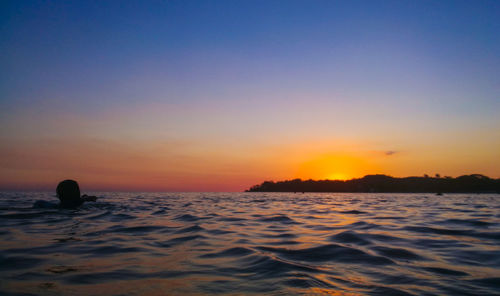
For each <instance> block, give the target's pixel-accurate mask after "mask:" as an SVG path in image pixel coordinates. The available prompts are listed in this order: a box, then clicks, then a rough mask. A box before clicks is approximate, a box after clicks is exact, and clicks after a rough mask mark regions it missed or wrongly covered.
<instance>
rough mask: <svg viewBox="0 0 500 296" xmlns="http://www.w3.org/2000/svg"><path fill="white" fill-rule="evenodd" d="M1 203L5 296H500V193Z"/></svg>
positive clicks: (30, 198) (9, 196)
mask: <svg viewBox="0 0 500 296" xmlns="http://www.w3.org/2000/svg"><path fill="white" fill-rule="evenodd" d="M98 195H99V196H103V197H102V198H101V199H100V200H99V201H98V202H97V203H93V204H92V203H91V204H87V205H84V206H83V207H82V208H80V209H79V210H55V209H32V208H30V207H31V205H32V204H33V202H34V201H35V200H37V199H45V200H54V197H53V194H48V193H40V194H34V193H1V194H0V294H1V295H25V294H27V295H31V294H33V295H68V294H70V295H164V294H170V295H172V294H173V295H178V294H239V295H241V294H271V295H289V294H322V293H324V294H333V295H358V294H362V295H443V294H447V295H495V294H496V295H500V195H494V194H492V195H444V196H434V195H431V194H428V195H425V194H307V193H306V194H289V193H180V194H179V193H158V194H151V193H146V194H137V193H134V194H132V193H127V194H124V193H102V194H98Z"/></svg>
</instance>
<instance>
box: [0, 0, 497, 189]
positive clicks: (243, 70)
mask: <svg viewBox="0 0 500 296" xmlns="http://www.w3.org/2000/svg"><path fill="white" fill-rule="evenodd" d="M499 114H500V1H357V0H354V1H305V0H304V1H274V0H273V1H176V0H173V1H170V0H164V1H90V0H88V1H2V2H1V3H0V190H53V189H54V188H55V187H56V185H57V183H58V182H59V181H61V180H64V179H75V180H77V181H78V182H79V183H80V187H81V188H82V190H84V191H85V190H88V191H95V190H99V191H101V190H105V191H108V190H110V191H113V190H120V191H242V190H244V189H247V188H249V187H250V186H252V185H255V184H258V183H261V182H262V181H264V180H284V179H294V178H302V179H310V178H312V179H350V178H357V177H362V176H364V175H367V174H387V175H391V176H396V177H402V176H422V175H423V174H429V175H434V174H436V173H439V174H440V175H442V176H459V175H464V174H472V173H480V174H485V175H488V176H490V177H494V178H500V116H499Z"/></svg>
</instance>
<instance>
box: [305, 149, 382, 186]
mask: <svg viewBox="0 0 500 296" xmlns="http://www.w3.org/2000/svg"><path fill="white" fill-rule="evenodd" d="M371 158H373V157H370V156H369V155H354V154H353V155H351V154H347V153H337V154H328V155H322V156H319V157H315V158H313V159H312V160H309V161H306V162H304V163H302V164H301V165H300V167H299V169H298V172H297V175H298V177H299V178H302V179H329V180H349V179H352V178H358V177H362V176H364V175H367V174H373V173H374V172H378V171H379V168H378V166H377V165H376V164H375V161H374V160H373V159H371Z"/></svg>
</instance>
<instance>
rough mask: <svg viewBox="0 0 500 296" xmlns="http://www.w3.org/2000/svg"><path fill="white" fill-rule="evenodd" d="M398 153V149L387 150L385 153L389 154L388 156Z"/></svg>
mask: <svg viewBox="0 0 500 296" xmlns="http://www.w3.org/2000/svg"><path fill="white" fill-rule="evenodd" d="M396 153H398V151H394V150H388V151H385V152H384V154H385V155H387V156H391V155H394V154H396Z"/></svg>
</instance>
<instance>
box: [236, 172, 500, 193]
mask: <svg viewBox="0 0 500 296" xmlns="http://www.w3.org/2000/svg"><path fill="white" fill-rule="evenodd" d="M245 192H345V193H347V192H352V193H438V194H440V193H500V179H492V178H489V177H487V176H484V175H480V174H472V175H464V176H460V177H456V178H452V177H440V176H436V177H429V176H424V177H404V178H395V177H391V176H386V175H367V176H364V177H363V178H359V179H351V180H301V179H294V180H285V181H277V182H274V181H265V182H263V183H261V184H259V185H255V186H252V187H251V188H249V189H247V190H245Z"/></svg>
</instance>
